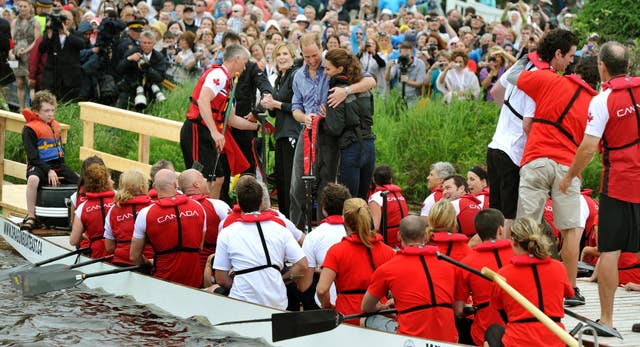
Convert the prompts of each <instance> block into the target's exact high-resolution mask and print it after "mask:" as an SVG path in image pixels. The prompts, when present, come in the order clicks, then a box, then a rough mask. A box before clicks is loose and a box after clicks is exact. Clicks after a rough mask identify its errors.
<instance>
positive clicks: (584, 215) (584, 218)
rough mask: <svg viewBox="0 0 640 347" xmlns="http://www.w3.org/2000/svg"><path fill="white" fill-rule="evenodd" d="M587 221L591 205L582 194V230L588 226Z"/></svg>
mask: <svg viewBox="0 0 640 347" xmlns="http://www.w3.org/2000/svg"><path fill="white" fill-rule="evenodd" d="M587 219H589V204H587V199H585V197H584V195H582V194H580V227H581V228H582V229H584V227H585V226H586V225H587Z"/></svg>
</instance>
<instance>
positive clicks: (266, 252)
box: [235, 222, 280, 275]
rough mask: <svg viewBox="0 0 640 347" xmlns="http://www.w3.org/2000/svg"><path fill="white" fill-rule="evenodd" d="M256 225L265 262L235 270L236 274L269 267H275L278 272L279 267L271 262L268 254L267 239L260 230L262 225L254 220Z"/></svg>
mask: <svg viewBox="0 0 640 347" xmlns="http://www.w3.org/2000/svg"><path fill="white" fill-rule="evenodd" d="M256 227H257V228H258V234H259V235H260V242H262V249H263V250H264V256H265V258H267V264H266V265H260V266H255V267H251V268H248V269H244V270H240V271H236V272H235V274H236V275H244V274H247V273H250V272H254V271H260V270H263V269H269V268H273V269H276V270H277V271H278V272H280V268H279V267H278V266H277V265H274V264H272V263H271V256H269V249H268V248H267V240H266V239H265V238H264V233H263V232H262V226H260V222H256Z"/></svg>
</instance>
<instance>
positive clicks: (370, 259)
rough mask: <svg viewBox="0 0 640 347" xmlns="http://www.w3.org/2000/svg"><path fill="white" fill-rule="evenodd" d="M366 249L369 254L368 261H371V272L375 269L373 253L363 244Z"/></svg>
mask: <svg viewBox="0 0 640 347" xmlns="http://www.w3.org/2000/svg"><path fill="white" fill-rule="evenodd" d="M364 247H365V248H366V249H367V253H368V254H369V262H370V263H371V270H373V272H375V271H376V264H375V263H374V262H373V253H371V248H369V247H367V246H364Z"/></svg>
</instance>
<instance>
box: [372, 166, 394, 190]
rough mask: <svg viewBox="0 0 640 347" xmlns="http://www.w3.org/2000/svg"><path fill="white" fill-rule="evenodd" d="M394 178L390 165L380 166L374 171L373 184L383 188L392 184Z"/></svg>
mask: <svg viewBox="0 0 640 347" xmlns="http://www.w3.org/2000/svg"><path fill="white" fill-rule="evenodd" d="M392 178H393V169H391V167H390V166H389V165H385V164H380V165H378V166H376V168H375V169H374V170H373V182H374V183H375V184H376V185H377V186H383V185H385V184H389V183H391V179H392Z"/></svg>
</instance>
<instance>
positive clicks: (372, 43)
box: [358, 38, 387, 93]
mask: <svg viewBox="0 0 640 347" xmlns="http://www.w3.org/2000/svg"><path fill="white" fill-rule="evenodd" d="M358 57H359V58H360V64H362V69H363V70H364V71H366V72H368V73H370V74H371V75H372V76H374V77H375V78H376V80H377V81H378V84H377V88H376V89H377V90H378V93H384V92H385V91H386V88H387V84H386V83H384V82H383V81H384V78H383V77H384V71H385V67H386V66H387V62H386V61H385V60H384V58H383V57H382V56H381V55H380V46H379V45H378V42H377V41H376V40H374V39H373V38H367V41H366V42H365V44H364V50H363V51H361V52H360V53H359V54H358Z"/></svg>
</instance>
